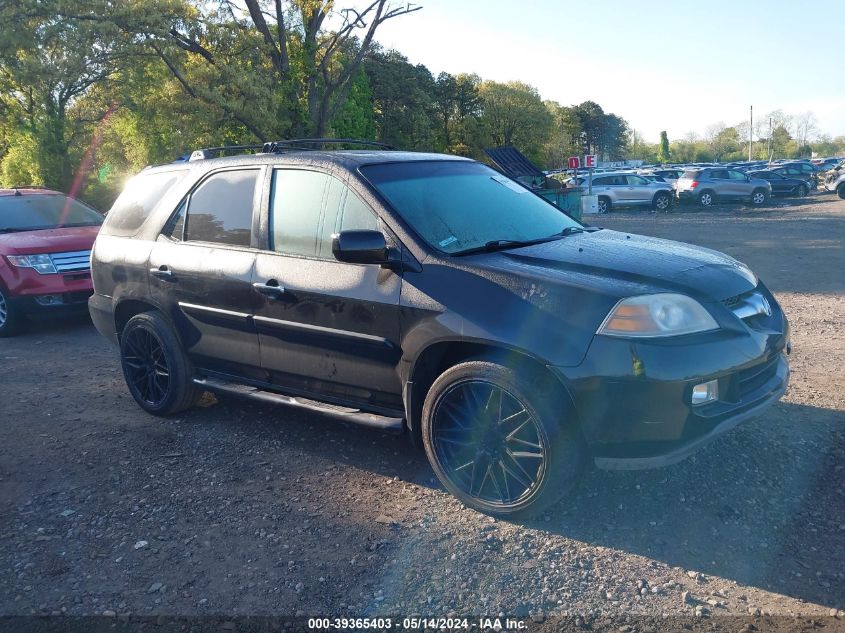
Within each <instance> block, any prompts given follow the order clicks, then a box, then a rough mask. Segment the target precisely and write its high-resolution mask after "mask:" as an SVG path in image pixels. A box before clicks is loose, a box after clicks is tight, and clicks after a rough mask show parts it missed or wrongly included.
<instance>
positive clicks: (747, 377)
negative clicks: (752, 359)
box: [737, 355, 780, 398]
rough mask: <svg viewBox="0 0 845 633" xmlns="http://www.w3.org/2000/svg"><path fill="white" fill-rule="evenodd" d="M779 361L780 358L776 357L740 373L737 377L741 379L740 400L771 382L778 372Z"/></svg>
mask: <svg viewBox="0 0 845 633" xmlns="http://www.w3.org/2000/svg"><path fill="white" fill-rule="evenodd" d="M779 360H780V358H779V356H778V355H775V356H773V357H772V358H770V359H769V360H767V361H765V362H763V363H760V364H759V365H754V366H753V367H749V368H747V369H743V370H742V371H741V372H739V374H738V376H737V377H738V378H739V393H740V398H744V397H745V396H746V395H748V394H749V393H751V392H753V391H755V390H757V389H759V388H760V387H762V386H763V385H765V384H766V383H767V382H768V381H769V380H771V379H772V378H773V377H774V375H775V374H776V373H777V371H778V362H779Z"/></svg>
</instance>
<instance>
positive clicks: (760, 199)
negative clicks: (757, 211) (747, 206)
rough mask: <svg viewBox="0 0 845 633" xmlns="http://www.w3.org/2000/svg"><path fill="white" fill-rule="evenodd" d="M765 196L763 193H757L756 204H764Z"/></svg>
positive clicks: (755, 196)
mask: <svg viewBox="0 0 845 633" xmlns="http://www.w3.org/2000/svg"><path fill="white" fill-rule="evenodd" d="M765 199H766V198H765V196H764V195H763V194H762V193H755V194H754V204H763V201H764V200H765Z"/></svg>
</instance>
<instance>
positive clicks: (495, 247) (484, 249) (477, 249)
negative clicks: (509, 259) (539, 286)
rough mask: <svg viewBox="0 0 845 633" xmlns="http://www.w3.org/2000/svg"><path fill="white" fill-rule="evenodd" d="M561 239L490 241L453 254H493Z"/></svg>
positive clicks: (551, 237)
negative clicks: (507, 249)
mask: <svg viewBox="0 0 845 633" xmlns="http://www.w3.org/2000/svg"><path fill="white" fill-rule="evenodd" d="M557 237H559V236H558V235H552V236H550V237H540V238H536V239H533V240H490V241H489V242H487V243H485V244H484V246H473V247H472V248H467V249H464V250H462V251H457V252H455V253H452V255H470V254H472V253H491V252H493V251H500V250H503V249H506V248H517V247H519V246H531V245H532V244H540V243H542V242H548V241H550V240H553V239H555V238H557Z"/></svg>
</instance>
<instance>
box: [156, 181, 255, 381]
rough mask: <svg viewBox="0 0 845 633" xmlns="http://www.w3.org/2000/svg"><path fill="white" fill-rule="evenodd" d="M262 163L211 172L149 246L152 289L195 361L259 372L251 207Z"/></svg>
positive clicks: (233, 372)
mask: <svg viewBox="0 0 845 633" xmlns="http://www.w3.org/2000/svg"><path fill="white" fill-rule="evenodd" d="M261 173H262V170H261V169H235V170H225V171H219V172H214V173H212V174H211V175H209V176H208V177H207V178H205V179H204V180H202V181H201V182H200V184H199V185H198V186H197V187H196V188H195V189H194V190H193V192H192V193H191V194H189V195H188V196H187V197H186V198H185V200H183V202H182V203H181V204H180V205H179V208H178V209H177V210H176V211H175V212H174V214H173V216H172V217H171V219H170V221H169V222H168V223H167V225H166V226H165V228H164V230H163V231H162V234H161V235H160V236H159V237H158V240H157V241H156V243H155V245H154V246H153V250H152V252H151V254H150V273H149V274H150V278H149V283H150V292H151V296H152V297H153V299H154V300H155V301H156V302H157V303H158V304H159V305H160V306H161V308H162V309H163V310H164V311H165V312H166V313H167V314H168V315H169V316H170V318H171V320H172V321H173V323H174V324H175V326H176V328H177V331H178V333H179V336H180V338H181V340H182V344H183V345H184V346H185V350H186V352H187V353H188V355H189V356H191V358H192V360H193V361H194V364H195V365H197V366H198V367H200V368H203V369H210V370H214V371H218V372H220V373H225V374H229V375H233V376H245V377H252V378H258V377H260V375H261V370H260V355H259V349H258V334H257V332H256V330H255V327H254V325H253V323H252V315H253V311H254V309H255V307H256V305H257V304H258V301H256V298H255V294H254V292H253V289H252V274H253V269H254V267H255V253H256V249H255V248H254V246H253V245H254V243H255V238H254V230H253V209H254V208H255V202H256V200H257V199H260V197H259V194H258V192H257V190H258V189H259V187H258V186H257V185H258V183H260V182H261V181H262V180H261V178H260V175H261Z"/></svg>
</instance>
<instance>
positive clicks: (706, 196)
mask: <svg viewBox="0 0 845 633" xmlns="http://www.w3.org/2000/svg"><path fill="white" fill-rule="evenodd" d="M715 201H716V200H715V196H714V195H713V192H712V191H702V192H701V193H700V194H698V204H700V205H701V206H702V207H709V206H711V205H712V204H713V203H714V202H715Z"/></svg>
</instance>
